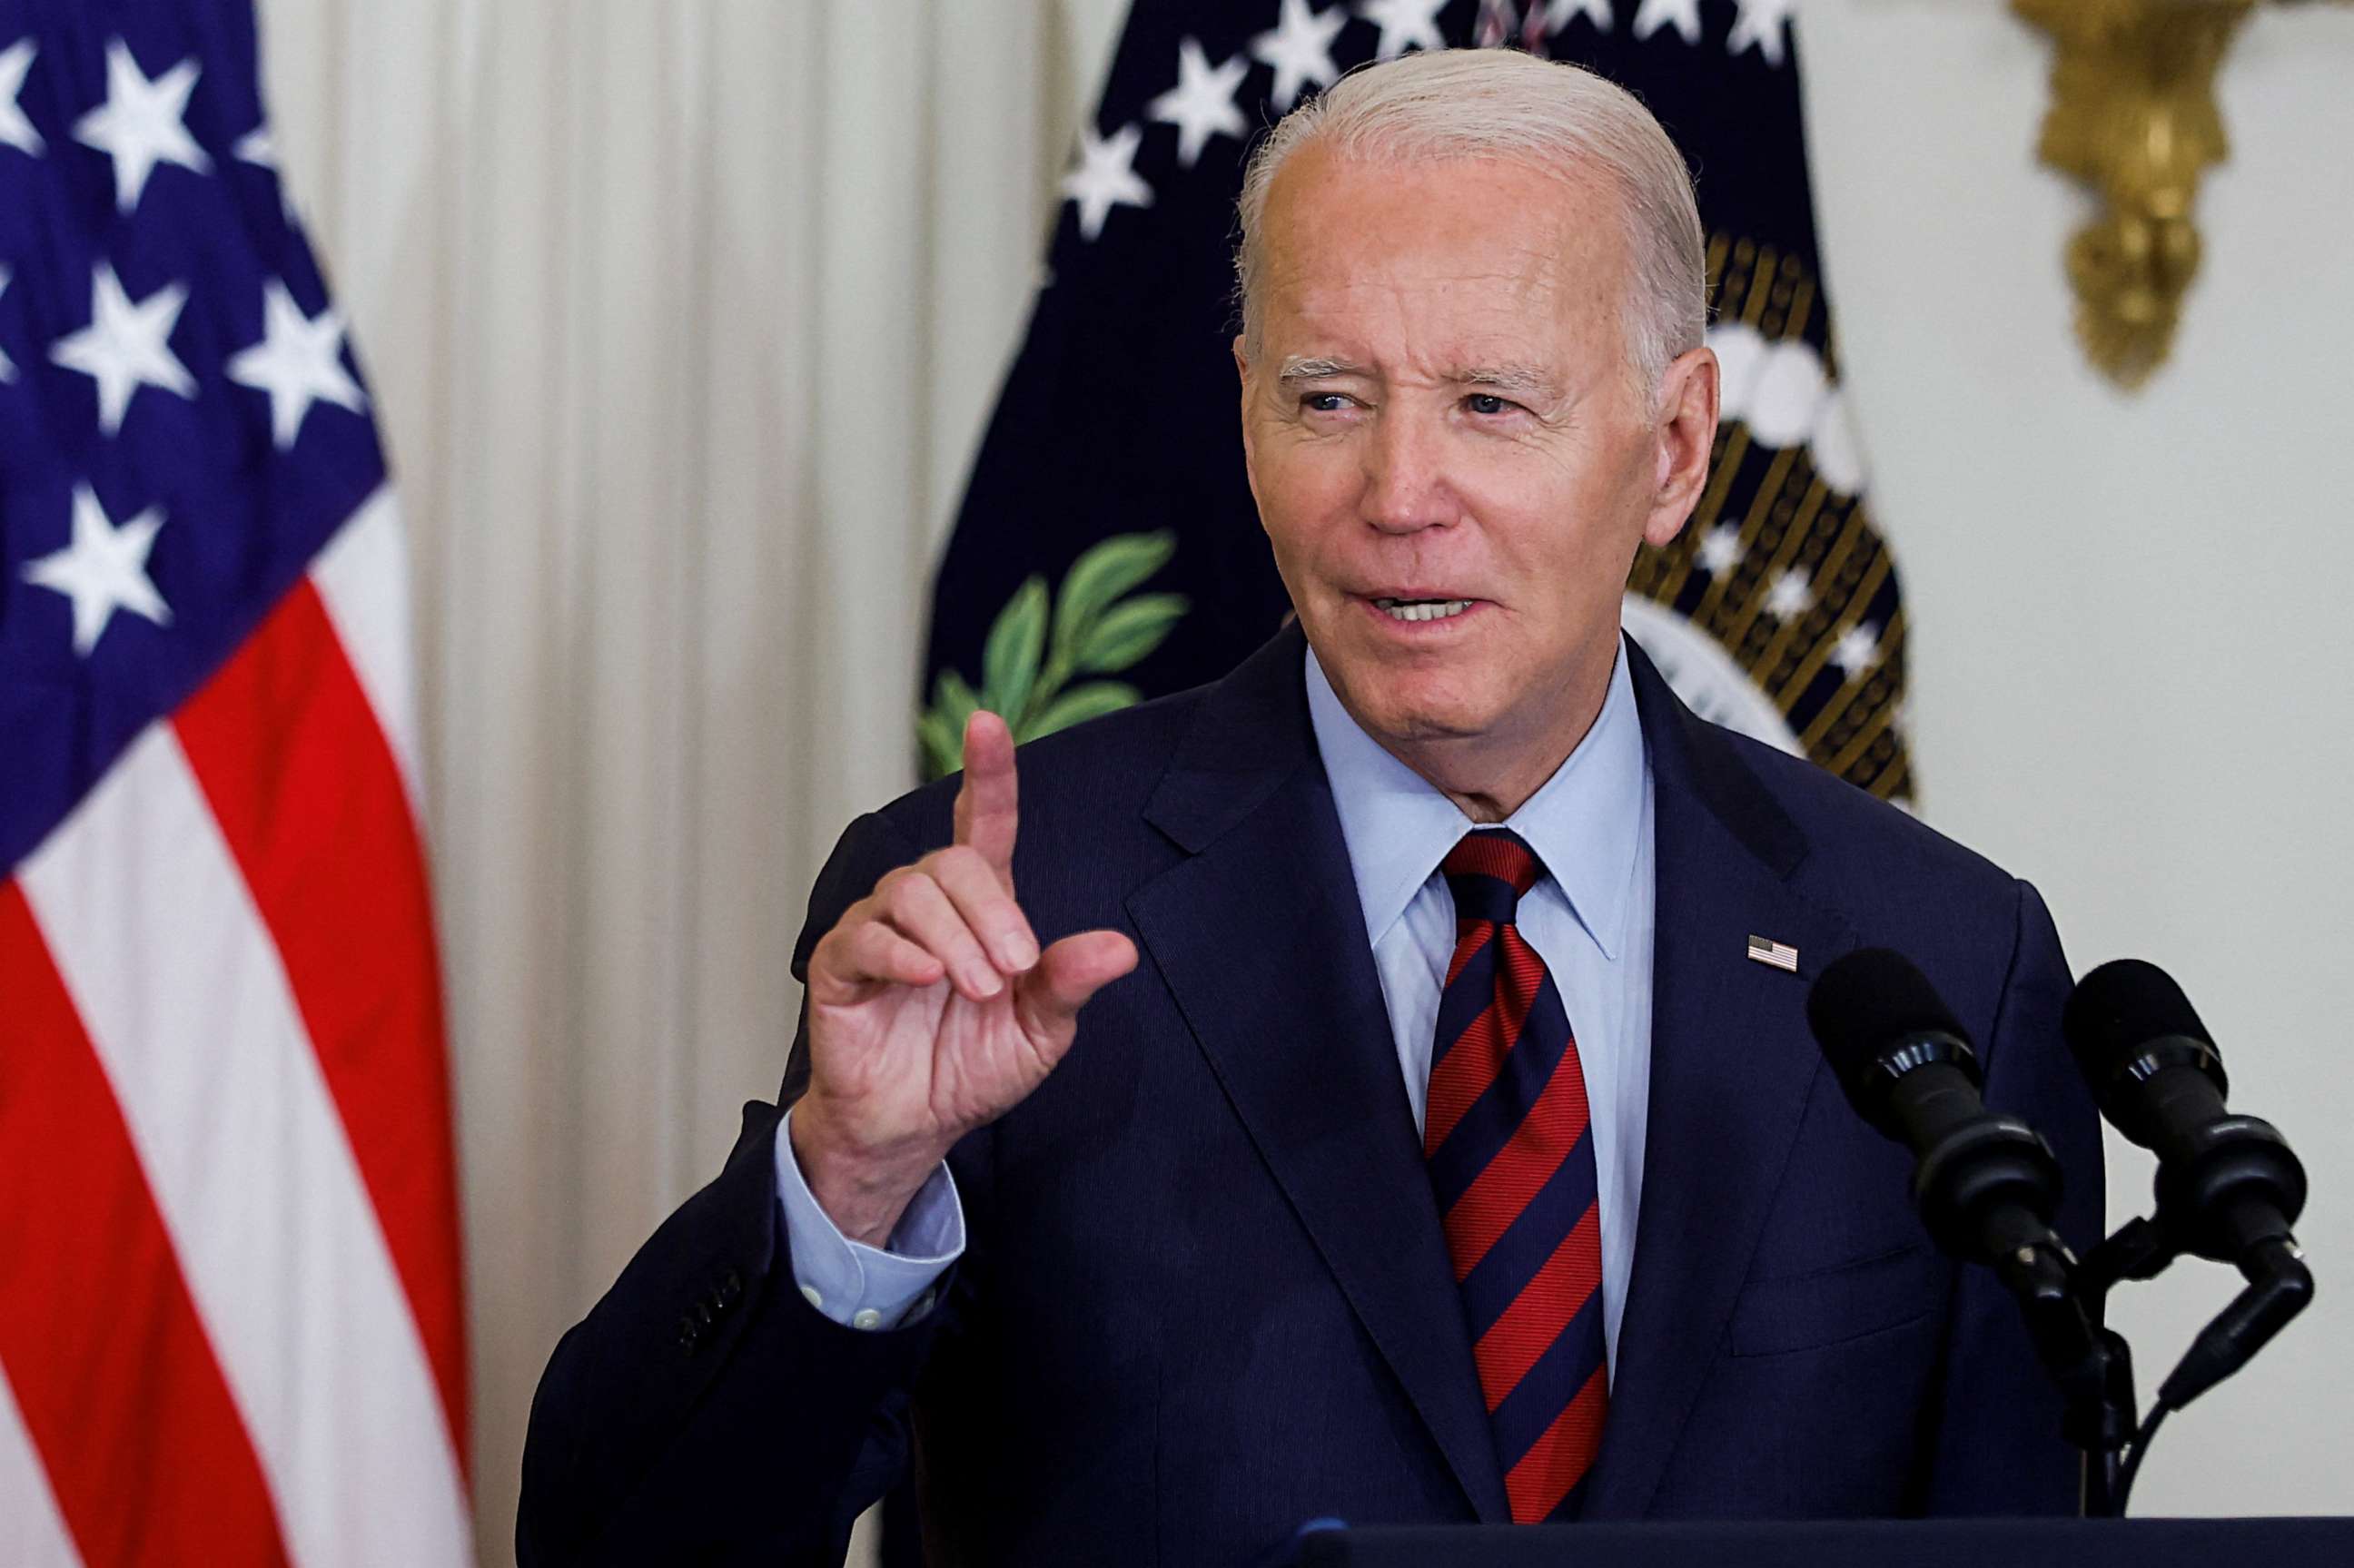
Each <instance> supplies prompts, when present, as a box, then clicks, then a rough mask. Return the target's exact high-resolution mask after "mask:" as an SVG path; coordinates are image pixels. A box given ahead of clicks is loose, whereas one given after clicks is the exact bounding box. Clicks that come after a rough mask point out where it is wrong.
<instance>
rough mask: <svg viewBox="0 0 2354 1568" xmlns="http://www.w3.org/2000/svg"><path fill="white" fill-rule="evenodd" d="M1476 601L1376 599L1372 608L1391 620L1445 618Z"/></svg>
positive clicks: (1476, 601) (1465, 608)
mask: <svg viewBox="0 0 2354 1568" xmlns="http://www.w3.org/2000/svg"><path fill="white" fill-rule="evenodd" d="M1478 602H1479V600H1477V599H1375V600H1373V608H1374V609H1378V610H1380V611H1381V612H1382V613H1383V614H1384V615H1386V616H1388V617H1389V618H1390V619H1391V620H1447V618H1448V617H1449V616H1456V615H1460V614H1462V613H1463V612H1464V611H1465V610H1467V609H1470V608H1471V607H1472V606H1473V605H1474V604H1477V603H1478Z"/></svg>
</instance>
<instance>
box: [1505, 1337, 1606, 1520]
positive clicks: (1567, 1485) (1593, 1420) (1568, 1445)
mask: <svg viewBox="0 0 2354 1568" xmlns="http://www.w3.org/2000/svg"><path fill="white" fill-rule="evenodd" d="M1609 1400H1610V1383H1609V1380H1608V1379H1607V1378H1606V1376H1605V1375H1604V1373H1603V1371H1602V1369H1601V1368H1600V1367H1596V1368H1595V1369H1594V1375H1593V1376H1592V1377H1590V1378H1587V1379H1586V1380H1585V1387H1584V1388H1581V1389H1579V1390H1578V1391H1577V1395H1576V1397H1575V1398H1574V1399H1572V1400H1571V1401H1570V1402H1569V1403H1568V1404H1564V1405H1563V1406H1562V1407H1561V1414H1559V1415H1556V1416H1554V1417H1553V1425H1550V1426H1548V1427H1546V1428H1545V1429H1544V1435H1543V1436H1540V1437H1539V1438H1538V1439H1537V1440H1536V1441H1535V1442H1534V1443H1533V1444H1531V1445H1530V1446H1529V1451H1528V1452H1527V1453H1525V1454H1523V1455H1522V1456H1521V1458H1520V1462H1519V1463H1518V1464H1516V1465H1514V1466H1513V1467H1512V1468H1511V1473H1510V1474H1508V1475H1506V1476H1505V1477H1504V1496H1505V1497H1506V1498H1507V1499H1510V1500H1511V1505H1512V1522H1513V1523H1515V1524H1533V1523H1535V1522H1536V1521H1537V1520H1541V1519H1543V1518H1545V1517H1546V1516H1547V1515H1549V1514H1551V1513H1552V1512H1553V1510H1555V1509H1557V1508H1559V1507H1560V1506H1561V1499H1564V1498H1565V1497H1567V1496H1569V1492H1570V1489H1571V1488H1572V1487H1575V1485H1577V1483H1578V1482H1580V1481H1582V1480H1584V1479H1585V1472H1586V1470H1587V1469H1588V1468H1590V1467H1592V1465H1593V1463H1594V1457H1595V1454H1596V1452H1597V1451H1598V1450H1599V1449H1600V1448H1601V1446H1602V1418H1603V1416H1604V1415H1605V1414H1606V1413H1607V1411H1608V1408H1609Z"/></svg>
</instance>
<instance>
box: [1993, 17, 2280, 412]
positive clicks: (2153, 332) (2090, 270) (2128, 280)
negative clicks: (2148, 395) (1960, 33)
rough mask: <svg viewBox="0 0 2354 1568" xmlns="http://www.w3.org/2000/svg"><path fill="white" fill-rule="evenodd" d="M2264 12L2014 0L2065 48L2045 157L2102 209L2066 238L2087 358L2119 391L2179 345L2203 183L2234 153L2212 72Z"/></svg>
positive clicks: (2057, 69)
mask: <svg viewBox="0 0 2354 1568" xmlns="http://www.w3.org/2000/svg"><path fill="white" fill-rule="evenodd" d="M2282 3H2291V0H2282ZM2257 4H2258V0H2011V9H2012V10H2013V12H2015V13H2016V14H2017V15H2018V16H2020V17H2022V18H2024V19H2025V20H2026V21H2028V22H2029V23H2031V24H2032V25H2033V26H2037V27H2040V28H2041V29H2042V30H2043V31H2044V32H2046V33H2048V34H2050V35H2051V36H2052V41H2053V43H2054V44H2055V45H2057V46H2058V51H2057V53H2056V55H2055V56H2054V58H2053V60H2052V107H2051V109H2050V111H2048V112H2047V113H2046V114H2045V115H2044V119H2043V134H2042V139H2041V144H2040V147H2039V153H2040V154H2041V158H2042V160H2043V162H2044V163H2045V164H2049V165H2051V166H2052V168H2055V169H2058V170H2060V171H2061V172H2062V173H2063V174H2067V175H2073V176H2074V177H2075V178H2076V179H2078V180H2080V181H2082V182H2084V184H2085V185H2088V186H2090V187H2091V188H2092V191H2093V193H2094V196H2097V197H2098V198H2099V200H2100V203H2101V208H2100V211H2099V213H2098V215H2097V216H2095V217H2094V218H2093V220H2092V221H2091V222H2089V223H2087V224H2085V225H2084V227H2083V228H2079V229H2078V230H2077V231H2076V232H2075V234H2074V235H2073V236H2072V237H2071V238H2070V239H2069V241H2068V249H2067V270H2068V281H2069V284H2070V286H2071V287H2072V288H2073V290H2074V291H2075V295H2076V335H2077V338H2078V339H2079V341H2080V342H2082V344H2084V353H2085V355H2086V357H2088V358H2089V359H2091V361H2092V362H2093V364H2094V366H2096V367H2098V368H2099V369H2100V370H2101V372H2102V373H2103V374H2105V376H2108V377H2109V379H2110V380H2112V381H2114V382H2115V383H2116V384H2117V385H2118V386H2120V387H2127V388H2131V387H2139V386H2140V385H2141V384H2142V383H2143V382H2144V381H2146V380H2147V379H2148V378H2149V376H2150V373H2151V372H2153V371H2155V370H2156V369H2157V368H2158V366H2160V365H2162V364H2164V363H2165V362H2166V355H2167V352H2168V349H2169V348H2170V347H2171V346H2172V344H2173V341H2174V329H2175V325H2176V323H2178V322H2179V320H2180V319H2181V314H2182V301H2183V295H2184V293H2185V292H2186V291H2188V290H2189V288H2190V281H2191V279H2192V278H2194V277H2195V276H2197V274H2198V271H2199V256H2200V239H2199V231H2198V228H2196V227H2195V225H2194V223H2193V221H2192V208H2193V207H2194V205H2195V204H2196V201H2197V198H2198V194H2199V182H2200V177H2201V176H2202V175H2205V173H2206V171H2207V169H2208V168H2209V167H2210V166H2211V165H2212V164H2219V163H2221V162H2222V161H2223V159H2224V158H2225V157H2226V156H2228V155H2229V154H2230V151H2231V143H2230V141H2229V139H2228V138H2227V137H2226V135H2225V134H2224V130H2223V122H2222V117H2221V114H2219V113H2218V112H2217V110H2216V107H2215V71H2216V68H2217V67H2218V66H2219V65H2220V64H2221V62H2222V59H2223V56H2224V54H2225V53H2226V52H2227V51H2228V50H2229V49H2230V48H2231V46H2232V37H2234V35H2236V34H2237V33H2238V31H2239V29H2240V26H2241V25H2242V24H2243V22H2245V21H2246V20H2247V19H2248V16H2249V14H2250V13H2251V12H2252V11H2253V10H2254V8H2255V6H2256V5H2257Z"/></svg>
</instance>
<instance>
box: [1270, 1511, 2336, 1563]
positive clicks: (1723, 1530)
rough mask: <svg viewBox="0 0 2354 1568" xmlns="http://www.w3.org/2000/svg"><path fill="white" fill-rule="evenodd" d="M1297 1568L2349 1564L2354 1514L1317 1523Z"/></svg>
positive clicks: (1306, 1538) (1301, 1546)
mask: <svg viewBox="0 0 2354 1568" xmlns="http://www.w3.org/2000/svg"><path fill="white" fill-rule="evenodd" d="M1298 1548H1299V1550H1298V1555H1297V1556H1296V1557H1295V1558H1294V1559H1293V1561H1294V1562H1296V1563H1299V1564H1300V1565H1301V1568H1425V1565H1426V1564H1446V1565H1447V1568H1702V1565H1713V1564H1717V1563H1733V1564H1739V1565H1740V1568H2325V1565H2326V1568H2349V1565H2354V1519H2130V1520H2080V1519H2072V1520H2008V1519H1996V1520H1846V1521H1839V1522H1833V1523H1822V1524H1743V1523H1731V1522H1728V1523H1723V1524H1687V1523H1677V1524H1587V1525H1576V1524H1573V1525H1553V1526H1547V1527H1543V1528H1535V1529H1530V1528H1520V1529H1515V1528H1511V1527H1509V1526H1506V1527H1496V1526H1486V1527H1477V1528H1456V1529H1447V1528H1419V1527H1418V1528H1414V1529H1368V1530H1317V1531H1311V1532H1310V1533H1309V1534H1306V1535H1303V1536H1301V1537H1300V1539H1299V1542H1298Z"/></svg>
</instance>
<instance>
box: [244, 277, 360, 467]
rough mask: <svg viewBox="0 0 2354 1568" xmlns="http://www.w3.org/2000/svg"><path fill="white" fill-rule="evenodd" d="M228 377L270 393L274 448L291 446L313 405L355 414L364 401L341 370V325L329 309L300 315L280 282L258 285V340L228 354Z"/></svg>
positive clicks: (272, 281)
mask: <svg viewBox="0 0 2354 1568" xmlns="http://www.w3.org/2000/svg"><path fill="white" fill-rule="evenodd" d="M228 378H229V379H230V380H231V381H234V382H236V383H237V384H238V385H239V386H240V387H253V388H255V389H256V390H258V391H262V392H267V393H269V394H270V440H271V441H272V442H274V443H275V444H276V445H277V447H278V448H279V450H281V451H283V450H286V449H288V448H291V447H292V446H293V444H294V438H295V437H297V436H299V435H301V434H302V420H303V419H304V418H305V417H307V416H308V415H309V414H310V412H311V405H312V404H313V403H333V404H334V406H335V407H336V408H348V409H349V410H351V411H352V412H353V413H355V414H356V413H359V412H360V411H361V410H362V409H364V408H366V406H367V404H366V398H365V397H363V396H362V395H361V393H360V387H359V383H358V382H356V381H355V380H353V379H352V377H351V375H350V373H349V372H348V371H346V370H345V368H344V323H343V322H342V320H341V319H340V318H339V317H338V316H337V315H336V314H335V313H334V311H332V310H326V311H322V312H320V313H319V314H318V316H317V318H316V319H313V318H312V317H309V316H305V315H304V314H303V313H302V306H300V305H298V304H296V303H295V302H294V296H293V295H292V294H290V293H288V292H287V291H286V285H285V284H283V283H281V282H280V281H278V280H277V279H275V278H272V279H270V280H269V281H267V282H265V283H263V284H262V286H261V341H260V343H258V344H254V345H253V346H252V347H251V348H249V349H246V350H244V351H243V352H242V353H240V354H238V355H234V356H233V357H232V358H231V359H230V360H229V362H228Z"/></svg>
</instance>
